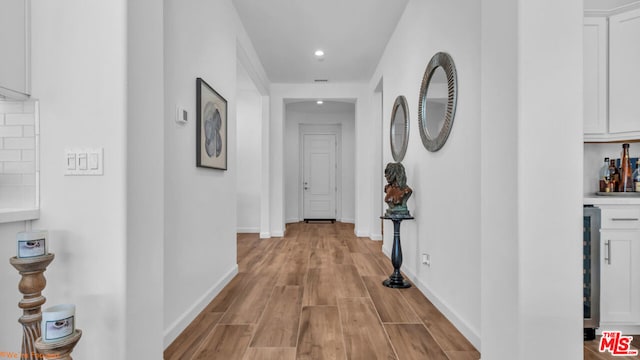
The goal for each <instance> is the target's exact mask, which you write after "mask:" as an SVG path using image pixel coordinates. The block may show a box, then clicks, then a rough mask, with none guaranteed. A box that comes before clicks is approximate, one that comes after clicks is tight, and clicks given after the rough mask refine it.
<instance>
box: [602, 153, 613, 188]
mask: <svg viewBox="0 0 640 360" xmlns="http://www.w3.org/2000/svg"><path fill="white" fill-rule="evenodd" d="M609 180H611V173H610V172H609V158H608V157H606V158H604V165H602V167H601V168H600V192H608V190H607V185H609Z"/></svg>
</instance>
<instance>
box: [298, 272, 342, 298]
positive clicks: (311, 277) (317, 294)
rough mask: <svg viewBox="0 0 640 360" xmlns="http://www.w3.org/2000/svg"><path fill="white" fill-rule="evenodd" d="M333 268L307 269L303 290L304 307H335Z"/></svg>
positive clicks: (336, 295) (335, 289)
mask: <svg viewBox="0 0 640 360" xmlns="http://www.w3.org/2000/svg"><path fill="white" fill-rule="evenodd" d="M335 280H336V279H335V272H334V270H333V268H330V267H321V268H312V269H309V272H308V273H307V282H306V286H305V288H304V300H303V304H304V305H334V306H335V305H337V302H336V299H337V297H338V289H337V288H336V287H335V286H334V282H335Z"/></svg>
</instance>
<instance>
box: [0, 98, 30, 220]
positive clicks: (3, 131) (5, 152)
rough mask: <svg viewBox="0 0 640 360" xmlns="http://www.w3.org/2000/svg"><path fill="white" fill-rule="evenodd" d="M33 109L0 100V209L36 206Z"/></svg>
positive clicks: (27, 105)
mask: <svg viewBox="0 0 640 360" xmlns="http://www.w3.org/2000/svg"><path fill="white" fill-rule="evenodd" d="M37 106H38V104H37V102H36V101H2V100H0V209H21V208H33V207H35V206H36V202H37V195H36V193H37V188H36V186H37V175H38V169H37V150H38V143H37V141H38V138H37V136H36V134H37V126H38V121H37V120H38V119H37V118H36V117H37V114H38V112H37Z"/></svg>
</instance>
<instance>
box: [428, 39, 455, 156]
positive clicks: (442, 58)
mask: <svg viewBox="0 0 640 360" xmlns="http://www.w3.org/2000/svg"><path fill="white" fill-rule="evenodd" d="M438 67H442V69H443V70H444V72H445V74H446V75H447V88H448V94H449V97H448V99H447V110H446V113H445V115H444V124H443V125H442V129H440V132H439V133H438V136H436V137H435V138H432V137H431V136H430V135H429V132H428V131H427V121H428V119H427V114H426V106H427V90H428V88H429V83H430V82H431V78H432V77H433V73H434V71H435V70H436V68H438ZM419 99H420V100H419V105H418V128H419V129H420V137H421V138H422V144H423V145H424V147H425V148H426V149H427V150H429V151H431V152H436V151H438V150H440V149H441V148H442V147H443V146H444V144H445V143H446V142H447V139H448V138H449V134H450V133H451V127H452V126H453V119H454V117H455V115H456V105H457V102H458V75H457V72H456V65H455V64H454V62H453V59H452V58H451V55H449V54H447V53H445V52H439V53H437V54H435V55H433V57H432V58H431V60H430V61H429V64H428V65H427V69H426V70H425V71H424V76H423V78H422V85H421V86H420V98H419Z"/></svg>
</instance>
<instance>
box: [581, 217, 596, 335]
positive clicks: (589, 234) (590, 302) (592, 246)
mask: <svg viewBox="0 0 640 360" xmlns="http://www.w3.org/2000/svg"><path fill="white" fill-rule="evenodd" d="M583 215H584V217H583V221H584V222H583V224H584V225H583V228H582V276H583V280H582V281H583V282H582V290H583V295H582V296H583V297H582V304H583V311H584V340H593V339H595V337H596V329H597V328H598V327H599V326H600V209H598V208H596V207H592V206H585V207H584V212H583Z"/></svg>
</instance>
